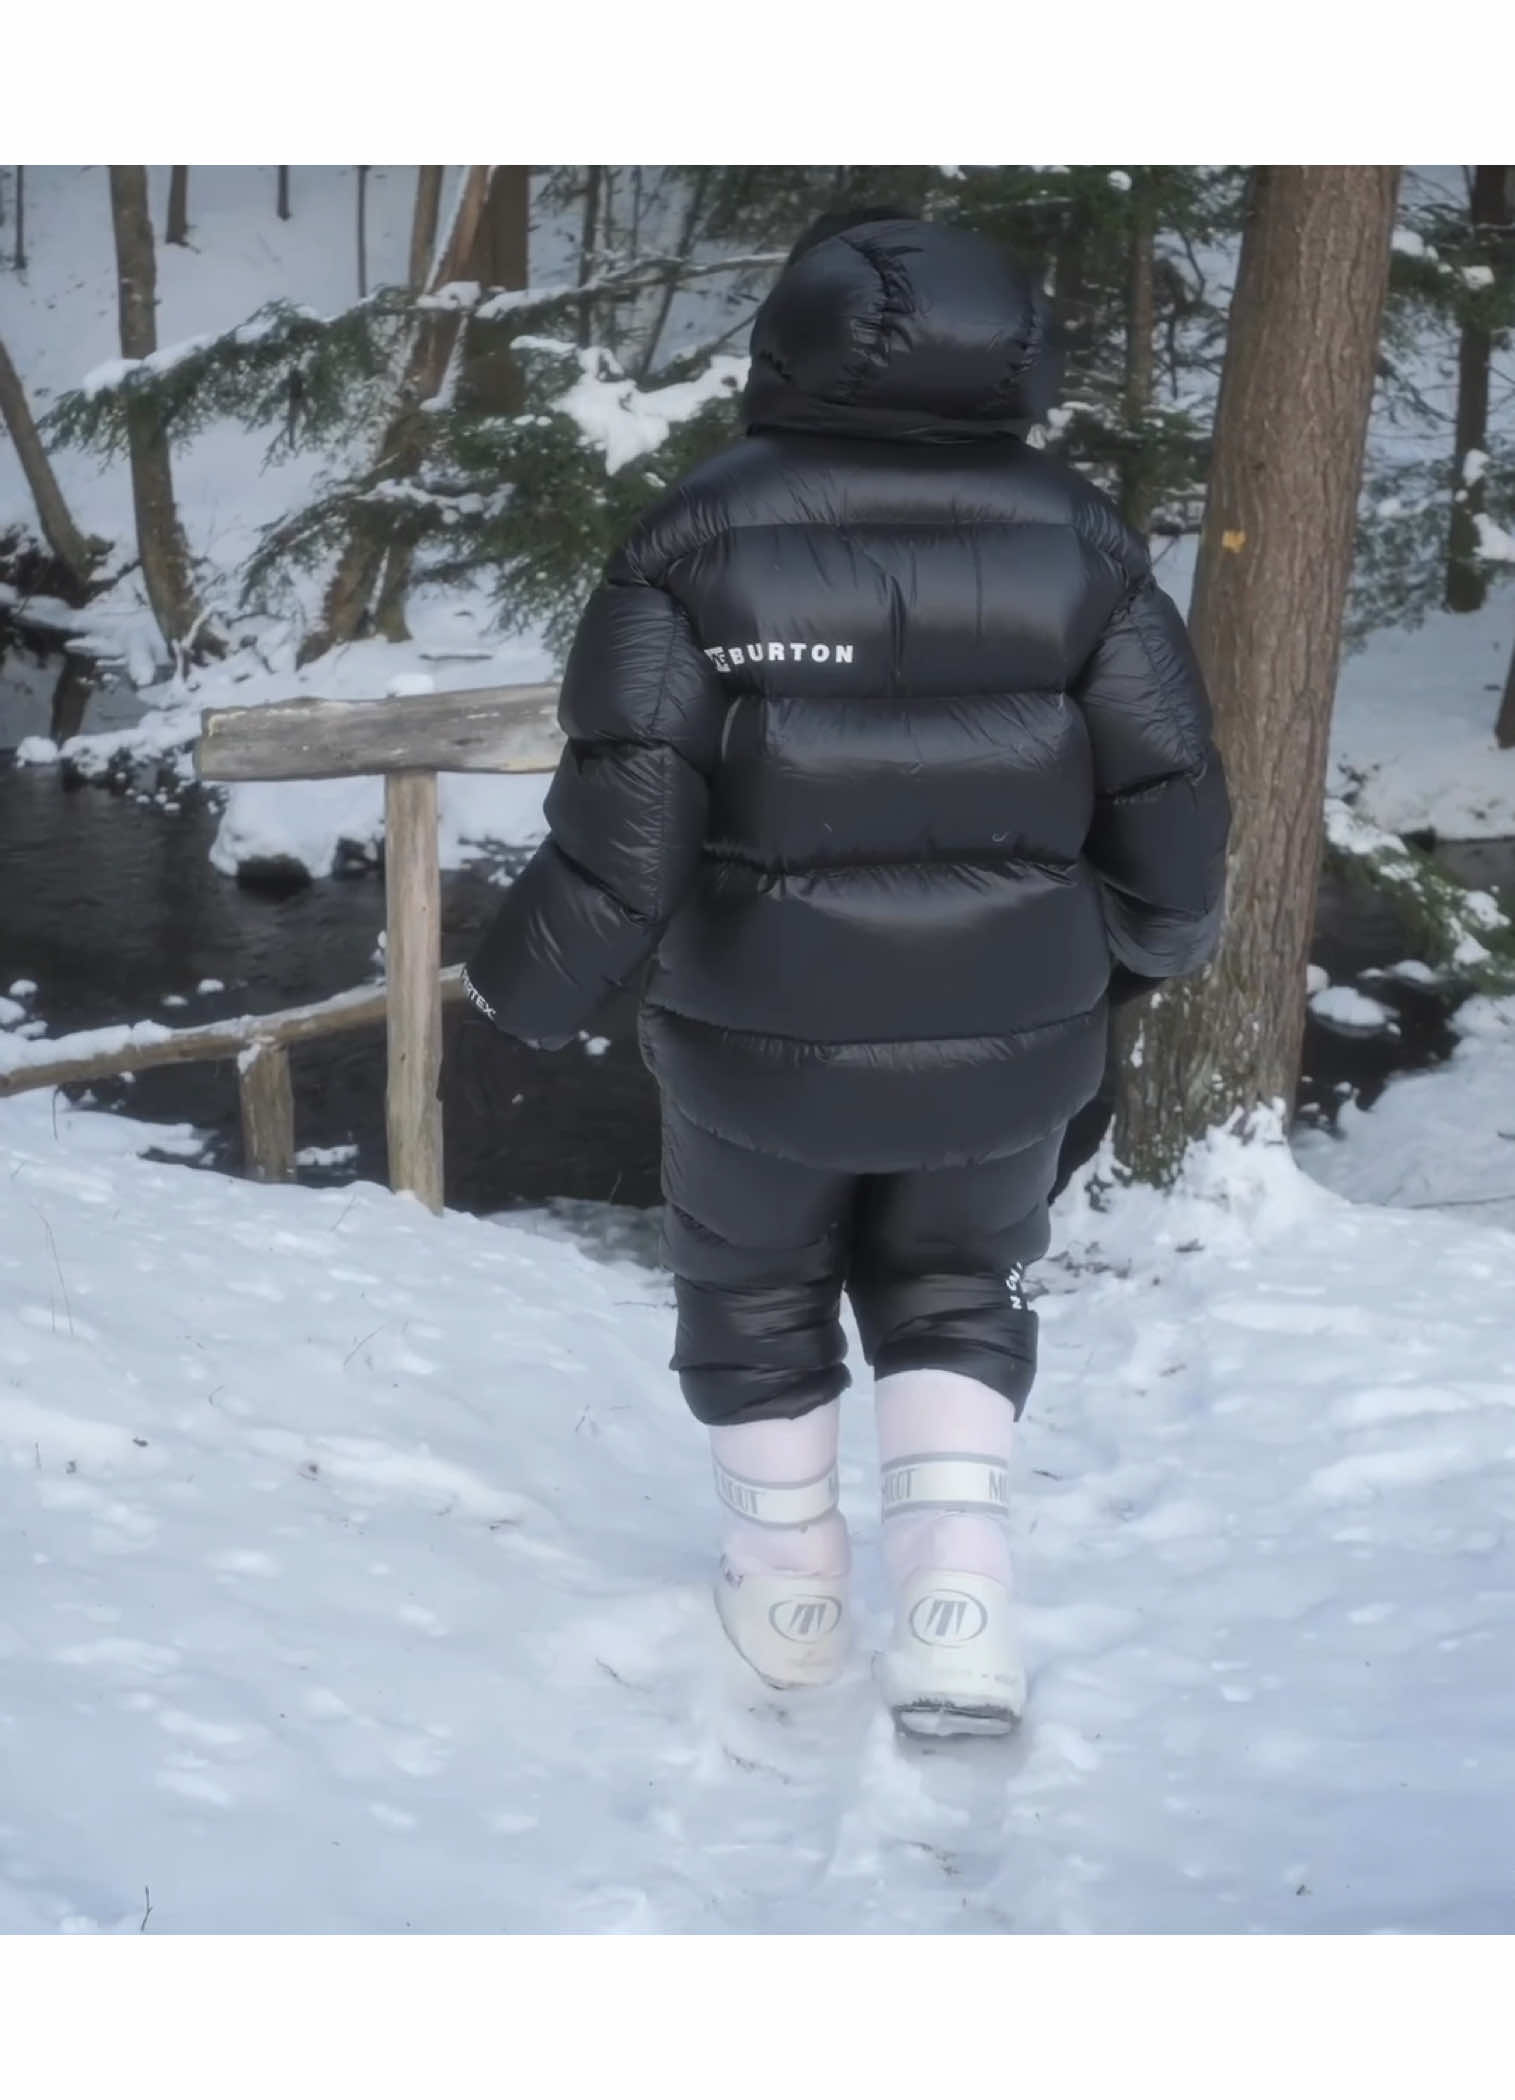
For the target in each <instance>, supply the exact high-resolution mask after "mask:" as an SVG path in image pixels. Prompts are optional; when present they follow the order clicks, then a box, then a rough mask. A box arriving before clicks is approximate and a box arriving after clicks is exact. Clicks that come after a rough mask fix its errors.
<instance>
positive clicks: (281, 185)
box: [274, 168, 290, 219]
mask: <svg viewBox="0 0 1515 2100" xmlns="http://www.w3.org/2000/svg"><path fill="white" fill-rule="evenodd" d="M274 210H275V211H276V212H277V213H278V214H279V217H280V218H281V219H287V218H289V217H290V209H289V170H288V168H280V169H279V171H278V186H277V188H276V190H275V192H274Z"/></svg>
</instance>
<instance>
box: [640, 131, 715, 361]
mask: <svg viewBox="0 0 1515 2100" xmlns="http://www.w3.org/2000/svg"><path fill="white" fill-rule="evenodd" d="M710 176H711V170H710V169H709V168H699V169H697V170H696V171H695V176H694V180H693V182H692V183H691V184H690V188H689V202H688V204H687V205H686V207H685V210H684V223H683V225H682V226H681V227H680V228H679V238H678V243H677V245H676V247H675V248H674V251H673V252H674V256H675V259H676V261H677V262H681V263H682V262H687V261H688V260H689V256H690V253H691V251H692V250H693V248H694V243H695V237H696V235H697V234H698V232H699V226H700V213H701V212H702V211H703V210H704V209H705V199H706V197H707V196H708V195H709V194H710ZM678 288H679V280H678V271H677V270H676V269H672V270H670V271H669V272H668V279H667V282H666V283H665V284H664V286H663V290H662V295H661V297H660V298H659V300H658V308H657V312H656V313H655V314H654V315H653V320H652V326H651V328H650V329H649V330H648V331H647V341H646V344H645V346H644V347H643V350H642V358H641V362H640V364H639V365H638V366H637V374H636V376H637V383H638V385H641V386H645V385H646V383H647V378H648V375H649V373H650V372H651V371H652V361H653V359H654V358H655V357H656V356H657V352H658V344H659V343H660V342H661V341H662V340H663V330H664V329H665V328H666V327H667V326H668V316H669V313H670V312H671V311H672V308H673V301H674V294H675V293H676V292H677V291H678Z"/></svg>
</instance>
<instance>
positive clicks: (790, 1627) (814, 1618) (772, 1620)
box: [768, 1597, 842, 1641]
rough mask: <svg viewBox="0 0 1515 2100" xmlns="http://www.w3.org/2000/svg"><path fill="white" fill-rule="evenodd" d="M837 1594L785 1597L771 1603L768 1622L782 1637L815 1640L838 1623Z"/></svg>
mask: <svg viewBox="0 0 1515 2100" xmlns="http://www.w3.org/2000/svg"><path fill="white" fill-rule="evenodd" d="M841 1617H842V1606H841V1600H840V1598H837V1597H785V1598H783V1599H782V1600H781V1601H780V1602H779V1603H777V1604H774V1605H771V1606H770V1607H769V1611H768V1623H769V1625H770V1626H771V1627H772V1628H773V1630H774V1632H775V1633H777V1634H782V1636H783V1638H784V1639H785V1640H786V1641H818V1640H821V1639H822V1638H823V1637H824V1636H825V1635H826V1634H828V1633H832V1632H834V1631H835V1629H836V1627H837V1626H838V1625H839V1624H840V1623H841Z"/></svg>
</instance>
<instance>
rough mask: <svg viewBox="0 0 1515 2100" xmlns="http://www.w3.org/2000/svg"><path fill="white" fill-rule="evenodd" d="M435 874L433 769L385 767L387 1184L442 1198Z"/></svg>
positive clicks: (427, 1198) (435, 1204)
mask: <svg viewBox="0 0 1515 2100" xmlns="http://www.w3.org/2000/svg"><path fill="white" fill-rule="evenodd" d="M441 897H442V890H441V878H440V875H439V873H438V869H437V776H436V774H435V773H422V772H404V773H391V774H390V775H389V776H388V778H387V779H386V781H385V783H384V908H385V914H386V926H387V939H386V941H385V951H384V952H385V969H386V976H387V980H388V984H389V1079H388V1086H387V1090H386V1094H385V1103H384V1115H385V1124H386V1127H387V1130H388V1134H389V1185H390V1187H391V1188H392V1189H408V1190H409V1191H410V1192H411V1193H412V1194H413V1195H417V1196H419V1197H420V1199H421V1201H422V1202H423V1203H424V1204H425V1205H426V1206H427V1208H428V1209H429V1210H438V1211H439V1210H440V1209H441V1208H442V1104H441V1101H440V1100H439V1098H438V1093H437V1089H438V1084H439V1081H440V1079H441V1073H442V1001H441V997H440V993H439V990H438V982H437V977H438V968H439V965H440V961H441V949H442V923H441V922H442V909H441Z"/></svg>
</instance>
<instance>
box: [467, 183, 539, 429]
mask: <svg viewBox="0 0 1515 2100" xmlns="http://www.w3.org/2000/svg"><path fill="white" fill-rule="evenodd" d="M530 205H531V170H530V168H527V167H509V168H503V167H502V168H495V169H493V170H492V171H491V173H490V177H489V193H488V195H487V196H486V197H485V199H484V209H483V211H482V212H481V214H480V216H479V230H478V234H477V236H476V238H475V240H474V244H473V253H472V254H471V255H470V256H469V258H468V261H467V264H466V266H465V267H464V269H463V270H462V272H461V275H462V276H464V277H468V278H472V279H473V281H474V282H475V283H476V284H481V285H487V286H488V287H489V288H490V290H491V291H496V292H519V291H524V290H525V288H526V285H527V284H528V283H529V281H530V279H529V276H528V272H527V249H528V246H529V241H530V224H531V214H530ZM457 398H458V403H459V406H460V407H463V408H469V409H472V410H474V411H475V412H476V413H478V414H480V415H491V416H514V415H519V414H520V412H521V410H522V408H523V407H524V406H525V402H526V387H525V381H524V378H523V376H522V373H521V367H520V365H519V363H518V362H517V360H516V357H515V355H514V353H513V352H512V350H511V347H510V342H509V338H508V337H507V336H506V334H505V333H504V331H503V330H501V329H499V328H494V327H491V326H490V325H489V323H488V322H478V321H475V320H474V319H473V318H472V317H471V316H470V317H469V319H468V320H466V321H465V322H464V324H463V347H462V352H461V362H460V364H459V367H458V394H457Z"/></svg>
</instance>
